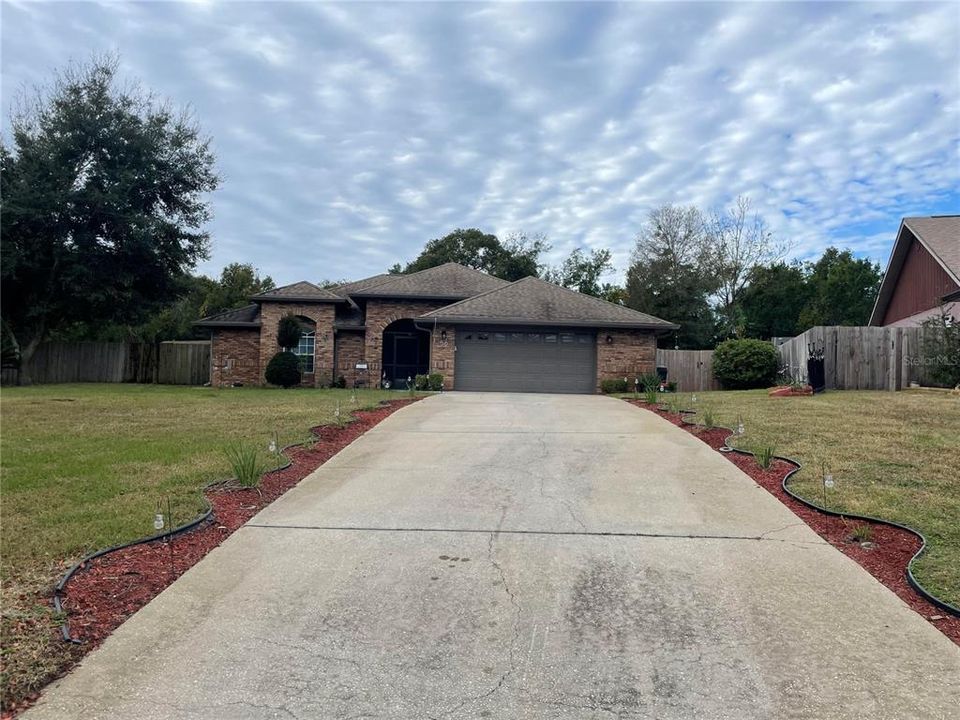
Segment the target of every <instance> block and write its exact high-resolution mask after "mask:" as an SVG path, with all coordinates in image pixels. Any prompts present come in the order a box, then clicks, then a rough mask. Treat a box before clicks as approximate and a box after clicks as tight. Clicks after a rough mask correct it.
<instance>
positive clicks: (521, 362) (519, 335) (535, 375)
mask: <svg viewBox="0 0 960 720" xmlns="http://www.w3.org/2000/svg"><path fill="white" fill-rule="evenodd" d="M596 367H597V343H596V335H594V334H593V333H590V332H576V331H571V330H558V329H550V328H518V329H512V330H510V329H493V330H485V329H482V328H479V329H478V328H473V329H470V328H465V329H463V330H459V331H458V332H457V355H456V361H455V373H456V377H455V380H454V387H455V388H456V389H457V390H500V391H506V392H555V393H592V392H595V390H596Z"/></svg>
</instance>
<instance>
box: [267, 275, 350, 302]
mask: <svg viewBox="0 0 960 720" xmlns="http://www.w3.org/2000/svg"><path fill="white" fill-rule="evenodd" d="M250 299H251V300H254V301H256V302H260V301H263V300H279V301H281V302H297V301H300V302H343V301H344V299H343V298H342V297H340V296H339V295H338V294H337V293H335V292H333V291H332V290H327V289H326V288H322V287H319V286H318V285H314V284H313V283H311V282H306V281H305V280H303V281H301V282H298V283H293V284H292V285H284V286H283V287H278V288H274V289H273V290H266V291H265V292H262V293H258V294H256V295H254V296H253V297H251V298H250Z"/></svg>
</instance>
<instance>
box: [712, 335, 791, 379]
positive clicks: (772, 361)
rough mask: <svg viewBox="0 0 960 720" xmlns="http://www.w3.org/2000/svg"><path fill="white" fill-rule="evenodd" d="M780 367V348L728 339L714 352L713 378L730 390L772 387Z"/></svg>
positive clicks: (750, 341)
mask: <svg viewBox="0 0 960 720" xmlns="http://www.w3.org/2000/svg"><path fill="white" fill-rule="evenodd" d="M778 365H779V354H778V353H777V350H776V348H775V347H773V345H772V344H771V343H769V342H764V341H763V340H725V341H724V342H722V343H720V344H719V345H717V349H716V350H715V351H714V353H713V375H714V377H715V378H716V379H717V380H719V381H720V384H721V385H723V387H724V388H725V389H728V390H746V389H749V388H759V387H768V386H769V385H771V384H772V383H773V381H774V380H775V379H776V377H777V368H778Z"/></svg>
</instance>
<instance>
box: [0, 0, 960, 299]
mask: <svg viewBox="0 0 960 720" xmlns="http://www.w3.org/2000/svg"><path fill="white" fill-rule="evenodd" d="M2 33H3V37H2V41H3V75H4V82H3V93H2V100H3V105H4V112H5V113H6V112H7V111H8V110H9V107H10V103H11V101H12V99H13V96H14V94H15V92H16V90H17V88H18V87H19V86H20V85H21V84H24V83H25V84H33V83H37V82H42V81H43V80H44V79H45V78H46V77H47V76H48V73H49V71H50V70H51V69H52V68H55V67H59V66H63V65H64V64H65V63H67V62H68V61H69V60H70V59H71V58H73V59H84V58H86V57H87V56H89V55H90V53H92V52H102V51H107V50H113V51H118V52H119V53H120V54H121V57H122V62H123V66H124V71H125V73H127V74H129V75H130V76H134V77H137V78H139V79H140V80H141V81H142V82H143V83H144V84H145V85H146V86H147V87H150V88H152V89H154V90H156V91H157V92H158V93H160V94H162V95H165V96H169V97H170V98H172V99H173V100H174V101H175V102H177V103H189V104H190V105H191V106H192V107H193V109H194V110H195V112H196V115H197V117H198V118H199V120H200V122H201V124H202V125H203V127H204V128H205V130H207V131H208V132H209V133H210V134H211V135H212V136H213V138H214V144H215V147H216V150H217V154H218V157H219V166H220V170H221V173H222V175H223V184H222V187H221V189H220V190H219V191H218V192H217V193H216V195H215V197H214V198H213V203H214V209H215V213H216V218H215V220H214V221H213V223H212V225H211V228H210V229H211V231H212V233H213V238H214V244H213V252H212V257H211V259H210V260H209V261H208V262H206V263H204V265H203V266H202V267H201V269H202V270H204V271H206V272H209V273H216V272H218V271H219V269H220V268H221V267H222V266H223V265H224V264H225V263H227V262H231V261H234V260H242V261H250V262H253V263H255V264H256V265H257V266H259V267H260V268H261V269H262V270H263V271H265V272H268V273H270V274H271V275H273V276H274V278H275V279H277V280H278V281H280V282H288V281H293V280H298V279H301V278H309V279H320V278H339V277H359V276H362V275H367V274H372V273H375V272H380V271H382V270H383V269H384V268H385V267H387V266H389V265H390V264H392V263H393V262H395V261H398V260H406V259H410V258H411V257H412V256H414V255H415V254H416V252H417V251H418V250H419V248H420V247H421V246H422V244H423V243H424V242H425V241H426V240H427V239H429V238H432V237H437V236H439V235H442V234H444V233H446V232H447V231H449V230H451V229H453V228H454V227H457V226H477V227H482V228H485V229H488V230H490V231H493V232H496V233H498V234H505V233H509V232H511V231H515V230H520V229H523V230H525V231H526V232H528V233H534V232H543V233H546V234H547V235H548V236H549V237H550V239H551V241H552V242H553V245H554V251H553V253H552V258H550V259H551V260H554V261H555V260H556V259H558V258H559V257H560V256H562V255H563V254H565V253H566V252H568V251H569V250H570V249H571V248H573V247H575V246H586V247H609V248H610V249H611V250H613V251H614V257H615V260H616V262H617V264H618V266H619V268H620V270H622V269H623V268H624V267H625V266H626V263H627V261H628V258H629V252H630V248H631V246H632V242H633V238H634V236H635V234H636V232H637V230H638V228H639V226H640V224H641V223H642V222H643V219H644V217H645V215H646V213H647V211H648V210H649V209H650V208H651V207H653V206H656V205H659V204H661V203H665V202H674V203H697V204H699V205H701V206H703V207H710V206H715V205H718V204H723V203H726V202H729V201H730V200H731V199H732V198H734V197H735V196H736V195H738V194H747V195H749V196H751V197H752V198H753V200H754V204H755V207H756V208H757V209H758V210H760V211H761V212H763V213H764V215H765V216H766V217H767V219H768V221H769V222H770V223H771V225H772V226H773V228H774V229H775V230H776V232H777V234H778V235H779V236H781V237H783V238H786V239H789V240H791V241H792V242H793V243H794V246H795V249H794V253H795V254H796V255H797V256H798V257H811V256H814V255H816V254H817V253H819V252H820V251H821V250H822V249H823V248H824V247H826V246H827V245H829V244H838V245H841V246H844V247H850V248H852V249H854V250H855V251H856V252H857V253H858V254H860V255H865V256H868V257H871V258H874V259H877V260H883V259H885V256H886V253H887V251H888V248H889V245H890V243H891V242H892V239H893V234H894V232H895V229H896V225H897V222H898V220H899V218H900V217H901V216H902V215H909V214H929V213H945V212H957V209H958V205H960V191H958V186H960V161H958V147H960V13H958V11H957V6H956V5H955V4H953V3H941V4H922V3H904V4H899V3H898V4H879V5H864V4H841V3H793V4H779V3H748V4H720V3H705V4H694V3H662V4H655V3H649V4H643V3H634V4H630V3H626V4H601V3H590V4H576V3H563V4H545V3H537V4H522V5H510V4H494V5H479V4H449V5H443V4H429V5H427V4H424V5H416V4H406V3H404V4H375V3H360V4H344V5H338V4H322V5H321V4H311V3H294V2H290V3H262V4H259V3H228V4H222V5H221V4H217V3H207V2H202V3H101V4H93V3H46V4H38V3H16V2H5V3H4V7H3V26H2Z"/></svg>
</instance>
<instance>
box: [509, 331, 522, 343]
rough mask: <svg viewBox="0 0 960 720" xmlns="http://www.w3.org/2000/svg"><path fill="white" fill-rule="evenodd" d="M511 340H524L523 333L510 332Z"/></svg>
mask: <svg viewBox="0 0 960 720" xmlns="http://www.w3.org/2000/svg"><path fill="white" fill-rule="evenodd" d="M510 342H520V343H522V342H523V333H510Z"/></svg>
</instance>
